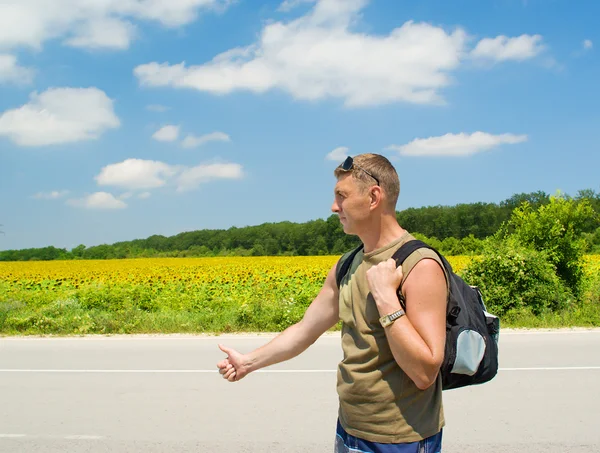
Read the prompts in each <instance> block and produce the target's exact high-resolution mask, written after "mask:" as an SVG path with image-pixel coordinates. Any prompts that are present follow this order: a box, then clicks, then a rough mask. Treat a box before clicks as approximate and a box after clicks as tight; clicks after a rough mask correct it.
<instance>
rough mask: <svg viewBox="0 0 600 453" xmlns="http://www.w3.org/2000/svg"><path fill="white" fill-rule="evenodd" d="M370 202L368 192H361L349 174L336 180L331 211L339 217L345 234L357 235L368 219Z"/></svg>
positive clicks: (356, 182)
mask: <svg viewBox="0 0 600 453" xmlns="http://www.w3.org/2000/svg"><path fill="white" fill-rule="evenodd" d="M370 200H371V198H370V196H369V191H364V190H361V187H360V186H359V183H358V181H356V180H355V179H354V178H353V177H352V175H351V174H347V175H343V176H341V177H340V179H338V182H337V184H336V185H335V188H334V201H333V204H332V205H331V210H332V211H333V212H335V213H336V214H337V215H338V216H339V218H340V222H341V223H342V226H343V228H344V232H345V233H346V234H358V233H359V231H360V227H361V225H363V224H364V222H365V221H366V220H367V219H368V218H369V214H370V209H369V206H370Z"/></svg>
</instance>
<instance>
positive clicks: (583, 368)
mask: <svg viewBox="0 0 600 453" xmlns="http://www.w3.org/2000/svg"><path fill="white" fill-rule="evenodd" d="M590 370H600V366H563V367H514V368H499V371H590ZM217 372H218V370H102V369H97V370H76V369H18V368H15V369H0V373H90V374H92V373H107V374H111V373H112V374H118V373H123V374H186V373H189V374H202V373H217ZM336 372H337V370H287V369H284V370H258V371H255V373H336Z"/></svg>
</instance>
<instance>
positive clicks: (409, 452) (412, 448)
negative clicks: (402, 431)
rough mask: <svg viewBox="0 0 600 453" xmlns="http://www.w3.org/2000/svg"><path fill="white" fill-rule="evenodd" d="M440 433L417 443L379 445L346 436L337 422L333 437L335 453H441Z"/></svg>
mask: <svg viewBox="0 0 600 453" xmlns="http://www.w3.org/2000/svg"><path fill="white" fill-rule="evenodd" d="M441 451H442V431H440V432H439V433H437V434H434V435H433V436H431V437H428V438H427V439H423V440H421V441H418V442H409V443H403V444H380V443H377V442H369V441H367V440H364V439H360V438H358V437H354V436H351V435H350V434H348V433H347V432H346V431H345V430H344V428H342V425H341V424H340V422H339V420H338V422H337V429H336V436H335V453H441Z"/></svg>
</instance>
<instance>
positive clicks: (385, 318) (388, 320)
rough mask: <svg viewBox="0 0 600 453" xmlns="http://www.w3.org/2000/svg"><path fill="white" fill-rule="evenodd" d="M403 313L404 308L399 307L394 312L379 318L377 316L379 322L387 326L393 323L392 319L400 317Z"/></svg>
mask: <svg viewBox="0 0 600 453" xmlns="http://www.w3.org/2000/svg"><path fill="white" fill-rule="evenodd" d="M405 314H406V313H405V312H404V310H402V309H400V310H398V311H395V312H394V313H390V314H389V315H385V316H382V317H381V318H379V322H380V323H381V325H382V326H383V327H387V326H389V325H391V324H393V323H394V321H396V320H397V319H400V318H402V316H404V315H405Z"/></svg>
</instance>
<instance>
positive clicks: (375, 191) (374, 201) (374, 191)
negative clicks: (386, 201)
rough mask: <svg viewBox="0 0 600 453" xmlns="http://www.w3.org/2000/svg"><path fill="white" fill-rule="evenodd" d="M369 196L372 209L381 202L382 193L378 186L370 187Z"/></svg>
mask: <svg viewBox="0 0 600 453" xmlns="http://www.w3.org/2000/svg"><path fill="white" fill-rule="evenodd" d="M369 196H370V197H371V208H373V209H374V208H376V207H377V206H379V205H380V204H381V203H382V202H383V191H382V190H381V187H379V186H373V187H371V190H370V192H369Z"/></svg>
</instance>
